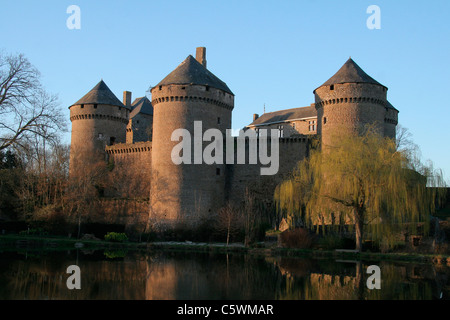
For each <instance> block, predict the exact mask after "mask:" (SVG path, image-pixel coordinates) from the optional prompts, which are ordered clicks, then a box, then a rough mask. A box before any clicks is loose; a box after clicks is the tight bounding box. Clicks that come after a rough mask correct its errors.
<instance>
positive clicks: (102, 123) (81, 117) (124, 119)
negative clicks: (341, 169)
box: [69, 47, 398, 222]
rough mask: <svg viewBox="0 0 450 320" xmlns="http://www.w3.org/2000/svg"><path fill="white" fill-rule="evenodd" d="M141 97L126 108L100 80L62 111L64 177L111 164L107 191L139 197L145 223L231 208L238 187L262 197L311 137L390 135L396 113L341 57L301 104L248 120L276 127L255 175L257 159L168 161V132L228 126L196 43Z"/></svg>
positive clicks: (220, 92)
mask: <svg viewBox="0 0 450 320" xmlns="http://www.w3.org/2000/svg"><path fill="white" fill-rule="evenodd" d="M150 92H151V100H150V99H148V98H147V97H145V96H144V97H140V98H137V99H135V100H134V101H133V102H131V100H132V99H131V92H128V91H124V92H123V101H120V100H119V99H118V98H117V97H116V96H115V95H114V94H113V93H112V92H111V90H110V89H109V88H108V86H107V85H106V84H105V82H103V80H102V81H100V82H99V83H98V84H97V85H96V86H95V87H94V88H93V89H92V90H91V91H89V92H88V93H87V94H86V95H85V96H83V97H82V98H81V99H80V100H78V101H77V102H76V103H74V104H73V105H72V106H70V107H69V109H70V120H71V122H72V140H71V154H70V172H71V175H73V174H75V173H78V174H83V172H84V171H85V170H86V168H89V167H90V166H91V165H92V164H93V163H94V162H95V161H107V162H109V163H112V164H113V169H112V172H113V173H115V174H116V175H117V176H118V177H119V178H118V179H117V183H115V184H114V185H112V186H110V187H111V188H110V189H111V190H110V191H109V192H110V193H111V194H112V195H113V196H114V197H122V198H127V199H131V198H139V197H142V198H149V201H148V203H147V206H148V210H146V212H145V213H142V212H141V213H140V214H143V215H144V216H147V214H148V217H149V218H150V219H153V221H166V222H173V221H176V220H177V219H180V218H184V219H188V220H192V221H195V219H197V218H198V217H201V216H203V215H208V214H212V213H214V212H217V210H219V209H220V208H221V207H223V206H225V204H226V203H228V202H231V203H234V204H236V205H240V204H241V203H242V201H243V199H244V196H245V192H246V190H252V191H253V192H254V193H255V194H256V195H258V196H259V197H260V198H261V200H263V201H264V200H267V201H271V199H272V197H273V191H274V188H275V186H276V185H277V184H278V183H279V182H281V181H282V180H283V178H284V177H286V176H287V175H288V174H289V173H290V172H291V170H292V169H293V168H294V167H295V165H296V164H297V162H298V161H300V160H302V159H303V158H305V157H307V156H308V150H309V145H310V141H311V138H312V137H315V136H318V137H320V139H321V140H322V143H325V144H326V143H328V142H329V139H330V135H331V132H333V130H334V129H336V128H338V127H340V126H345V127H347V128H349V129H352V130H358V128H360V127H361V126H364V125H366V124H372V123H376V124H377V126H378V128H379V130H380V132H381V133H382V134H384V135H385V136H388V137H391V138H395V131H396V125H397V122H398V120H397V119H398V110H397V109H395V108H394V107H393V106H392V105H391V104H390V103H389V102H388V100H387V87H385V86H384V85H382V84H380V83H379V82H377V81H376V80H374V79H373V78H372V77H370V76H369V75H367V74H366V73H365V72H364V71H363V70H362V69H361V68H360V67H359V66H358V65H357V64H356V63H355V62H354V61H353V60H352V59H351V58H350V59H348V61H347V62H345V64H344V65H343V66H342V67H341V68H340V69H339V70H338V71H337V73H336V74H335V75H333V76H332V77H331V78H330V79H329V80H327V81H326V82H325V83H323V84H322V85H321V86H319V87H317V88H316V89H315V90H314V91H313V93H314V97H315V101H314V103H312V104H311V105H310V106H306V107H301V108H293V109H287V110H280V111H276V112H269V113H264V114H262V115H261V116H259V115H257V114H254V115H253V121H252V122H251V123H250V124H248V125H247V126H246V127H245V128H244V129H245V130H254V131H256V133H258V132H259V131H260V130H261V129H276V130H278V138H279V140H278V141H279V155H280V156H279V168H278V172H277V174H276V175H274V176H261V174H260V168H261V167H262V166H263V164H261V163H260V162H258V163H256V164H249V163H244V164H238V163H236V162H235V163H231V164H230V163H226V164H219V163H213V164H206V163H198V164H197V163H196V164H194V163H191V164H174V163H173V161H172V158H171V153H172V150H173V148H174V146H175V145H177V144H178V142H177V141H172V139H171V136H172V133H173V132H174V130H176V129H180V128H181V129H185V130H187V131H188V132H190V133H191V134H192V133H193V132H194V122H195V121H201V123H202V130H203V132H204V131H205V130H207V129H211V128H214V129H217V130H219V131H220V132H222V133H223V135H224V136H225V135H226V130H227V129H230V128H231V117H232V111H233V109H234V94H233V92H232V91H231V90H230V88H229V87H228V86H227V84H226V83H224V82H223V81H221V80H220V79H219V78H218V77H216V76H215V75H214V74H213V73H212V72H211V71H209V70H208V69H207V63H206V49H205V48H204V47H199V48H197V50H196V57H195V58H194V57H193V56H192V55H189V56H188V57H187V58H186V59H185V60H184V61H183V62H182V63H181V64H180V65H179V66H178V67H177V68H175V70H173V71H172V72H171V73H169V74H168V75H167V76H166V77H165V78H164V79H162V80H161V81H160V82H159V83H158V84H157V85H156V86H155V87H153V88H151V90H150ZM247 155H248V150H247ZM144 211H145V210H144Z"/></svg>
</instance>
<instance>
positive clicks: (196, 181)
mask: <svg viewBox="0 0 450 320" xmlns="http://www.w3.org/2000/svg"><path fill="white" fill-rule="evenodd" d="M152 105H153V107H154V118H153V141H152V143H153V144H152V148H153V150H152V172H153V176H152V192H151V204H152V205H151V212H152V216H153V217H154V218H156V219H158V220H169V221H170V220H175V219H179V218H180V217H185V218H186V217H187V219H189V217H192V218H194V216H201V215H205V214H209V213H211V212H214V211H215V210H217V209H218V208H219V207H221V206H223V203H224V188H225V175H224V172H225V164H219V165H208V164H205V163H203V161H201V162H202V163H201V164H180V165H177V164H174V163H173V162H172V158H171V153H172V149H173V148H174V147H175V146H176V145H178V144H179V143H180V142H178V141H171V136H172V133H173V132H174V130H176V129H181V128H182V129H185V130H187V131H188V132H189V133H190V134H191V137H192V141H191V145H193V144H194V141H193V139H194V122H195V121H201V122H202V132H201V134H203V133H204V132H205V130H207V129H210V128H216V129H218V130H220V132H222V133H223V135H225V131H226V129H229V128H231V111H232V109H233V107H234V96H233V95H232V94H230V93H227V92H225V91H222V90H218V89H215V88H212V87H208V86H204V85H168V86H161V87H155V88H153V89H152ZM210 143H211V142H206V143H205V142H204V143H203V144H202V146H203V149H202V150H204V147H205V146H206V145H208V144H210ZM193 151H194V150H193V149H192V157H191V160H193V157H194V152H193ZM192 163H193V161H192ZM194 219H195V218H194Z"/></svg>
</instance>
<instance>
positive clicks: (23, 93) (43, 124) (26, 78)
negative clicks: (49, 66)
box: [0, 52, 66, 150]
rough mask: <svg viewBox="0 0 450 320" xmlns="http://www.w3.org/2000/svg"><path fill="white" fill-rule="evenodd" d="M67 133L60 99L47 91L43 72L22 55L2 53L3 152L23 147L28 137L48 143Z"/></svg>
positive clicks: (0, 105) (0, 134)
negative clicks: (41, 78) (42, 75)
mask: <svg viewBox="0 0 450 320" xmlns="http://www.w3.org/2000/svg"><path fill="white" fill-rule="evenodd" d="M65 130H66V121H65V119H64V116H63V115H62V113H61V110H60V108H59V104H58V98H57V96H56V95H51V94H49V93H47V92H46V91H45V90H44V89H43V86H42V84H41V83H40V73H39V71H38V70H37V69H36V68H35V67H34V66H33V65H32V64H31V63H30V62H29V61H28V59H27V58H25V57H24V55H22V54H18V55H6V54H4V53H2V52H0V150H3V149H5V148H8V147H13V148H18V147H22V146H23V143H24V138H25V137H27V136H28V137H29V136H32V135H38V136H41V137H43V138H44V139H46V140H48V139H52V138H54V137H56V136H57V135H58V134H59V133H60V132H61V131H65Z"/></svg>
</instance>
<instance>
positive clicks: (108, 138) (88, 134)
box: [69, 80, 130, 175]
mask: <svg viewBox="0 0 450 320" xmlns="http://www.w3.org/2000/svg"><path fill="white" fill-rule="evenodd" d="M69 109H70V121H71V122H72V139H71V146H70V174H71V175H73V174H76V173H77V172H79V173H83V172H84V171H85V169H86V168H87V167H88V166H89V165H93V164H95V163H96V162H98V161H101V160H103V161H104V160H106V153H105V147H106V146H107V145H112V144H115V143H120V142H125V139H126V126H127V123H128V116H129V111H130V110H129V107H126V106H125V105H123V103H122V102H120V100H119V99H117V97H116V96H115V95H114V94H113V93H112V92H111V90H110V89H109V88H108V86H107V85H106V84H105V82H103V80H101V81H100V82H99V83H98V84H97V85H96V86H95V87H94V88H92V90H91V91H89V92H88V93H87V94H86V95H85V96H84V97H82V98H81V99H80V100H78V101H77V102H76V103H74V104H73V105H72V106H70V107H69Z"/></svg>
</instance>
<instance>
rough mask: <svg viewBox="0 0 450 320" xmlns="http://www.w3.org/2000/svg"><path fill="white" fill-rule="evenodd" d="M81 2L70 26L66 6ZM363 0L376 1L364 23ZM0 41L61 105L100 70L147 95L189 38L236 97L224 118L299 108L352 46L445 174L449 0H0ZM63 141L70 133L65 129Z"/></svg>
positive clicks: (449, 172)
mask: <svg viewBox="0 0 450 320" xmlns="http://www.w3.org/2000/svg"><path fill="white" fill-rule="evenodd" d="M72 4H74V5H78V6H79V7H80V9H81V29H80V30H70V29H68V28H67V26H66V20H67V18H68V17H69V16H70V14H67V13H66V9H67V7H68V6H69V5H72ZM369 5H377V6H379V8H380V9H381V29H379V30H370V29H368V28H367V26H366V20H367V19H368V18H369V16H370V14H368V13H366V10H367V8H368V6H369ZM0 8H1V19H0V33H1V34H0V35H1V37H0V39H1V42H0V49H2V50H4V51H6V52H8V53H23V54H25V55H26V57H27V58H28V59H29V60H30V61H31V63H32V64H34V65H35V66H36V67H37V68H38V69H39V70H40V71H41V73H42V82H43V83H44V85H45V86H46V88H47V89H48V91H49V92H52V93H56V94H58V96H59V98H60V102H61V106H62V107H63V109H64V112H65V113H66V114H67V118H68V117H69V111H68V109H67V107H68V106H70V105H71V104H73V103H74V102H75V101H77V100H78V99H79V98H81V97H82V96H83V95H84V94H85V93H87V92H88V91H89V90H90V89H91V88H92V87H93V86H94V85H96V84H97V82H98V81H99V80H100V79H102V78H103V80H104V81H105V82H106V83H107V85H108V86H109V87H110V89H111V90H112V91H113V92H114V93H115V94H116V96H117V97H118V98H119V99H122V92H123V91H124V90H129V91H132V92H133V99H134V98H135V97H140V96H143V95H145V91H146V90H147V89H148V88H149V87H150V86H154V85H156V84H157V83H158V82H159V81H160V80H162V79H163V78H164V77H165V76H166V75H167V74H168V73H170V72H171V71H172V70H173V69H174V68H175V67H176V66H178V64H179V63H181V62H182V61H183V60H184V59H185V58H186V57H187V56H188V55H189V54H192V55H195V48H196V47H199V46H205V47H206V48H207V61H208V69H210V70H211V71H212V72H213V73H214V74H215V75H217V76H218V77H219V78H220V79H222V80H223V81H225V82H226V83H227V85H228V86H229V87H230V89H231V90H232V91H233V93H234V94H235V95H236V97H235V109H234V111H233V124H232V125H233V128H235V129H239V128H242V127H243V126H245V125H247V124H248V123H250V122H251V121H252V114H253V113H259V114H261V113H262V112H263V108H264V105H265V106H266V112H270V111H275V110H279V109H285V108H294V107H302V106H307V105H309V104H310V103H312V102H314V95H313V90H314V89H315V88H316V87H318V86H320V85H321V84H322V83H324V82H325V81H326V80H327V79H328V78H330V77H331V76H332V75H333V74H334V73H335V72H336V71H337V70H338V69H339V68H340V67H341V66H342V64H344V62H345V61H346V60H347V59H348V57H349V56H351V57H352V58H353V59H354V60H355V62H356V63H358V64H359V65H360V66H361V67H362V68H363V69H364V70H365V71H366V72H367V73H368V74H369V75H370V76H372V77H373V78H374V79H376V80H377V81H379V82H380V83H382V84H384V85H385V86H387V87H388V88H389V91H388V99H389V100H390V102H391V103H392V104H393V105H394V106H395V107H396V108H397V109H399V110H400V114H399V122H400V124H401V125H402V126H404V127H406V128H408V129H409V131H410V132H411V133H412V135H413V139H414V142H415V143H417V144H418V145H419V146H420V148H421V151H422V155H423V158H424V160H426V159H430V160H432V161H433V162H434V164H435V166H436V167H439V168H442V169H443V170H444V172H445V176H446V179H447V181H450V147H449V143H448V139H449V138H450V134H449V116H450V111H449V108H450V103H449V102H448V99H447V93H448V92H449V91H450V90H449V86H450V81H449V77H448V75H449V74H450V63H449V57H450V21H449V17H448V16H449V13H450V1H447V0H442V1H437V0H433V1H426V2H425V1H420V2H419V1H400V0H398V1H380V0H371V1H365V0H353V1H351V0H346V1H344V0H343V1H331V0H330V1H325V0H323V1H312V0H309V1H307V0H304V1H301V0H295V1H287V0H277V1H272V0H259V1H253V0H240V1H234V0H227V1H219V0H208V1H200V0H191V1H167V0H166V1H143V0H141V1H133V0H130V1H101V0H96V1H93V0H90V1H81V0H71V1H64V0H57V1H23V0H16V1H10V0H8V1H5V0H1V1H0ZM65 141H67V142H70V133H67V134H65Z"/></svg>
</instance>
